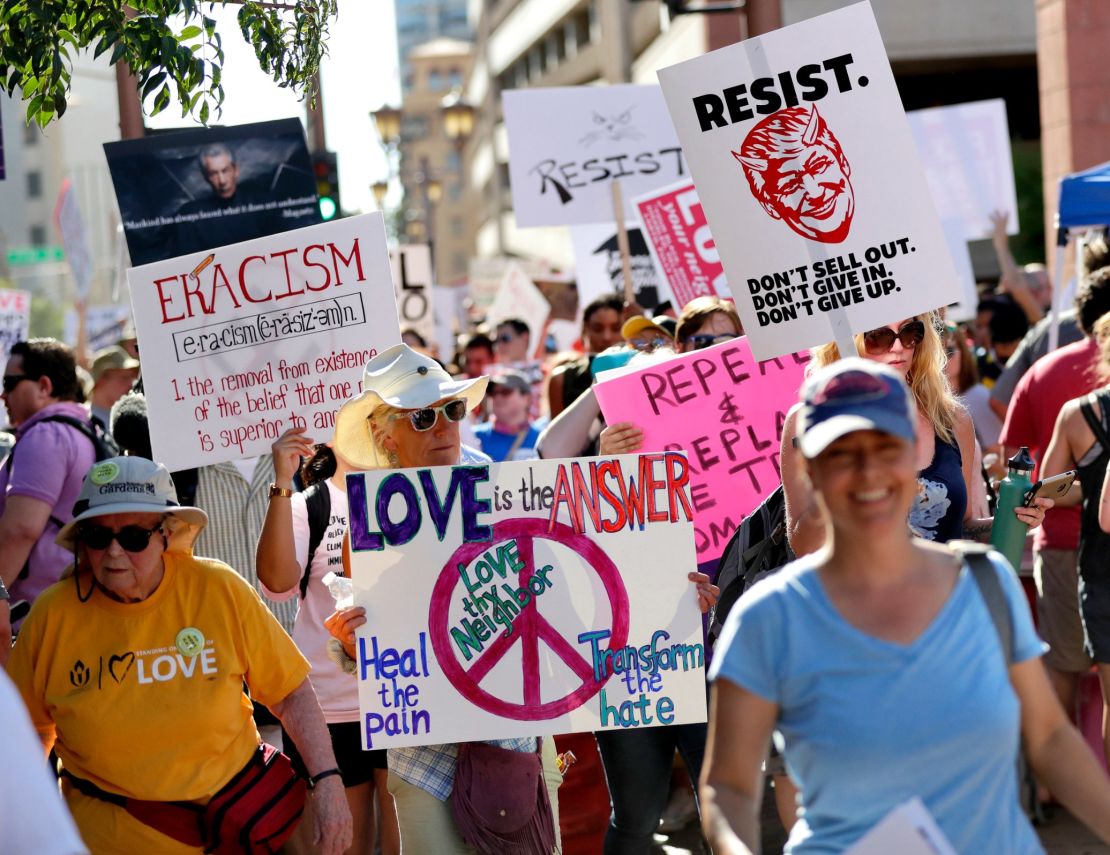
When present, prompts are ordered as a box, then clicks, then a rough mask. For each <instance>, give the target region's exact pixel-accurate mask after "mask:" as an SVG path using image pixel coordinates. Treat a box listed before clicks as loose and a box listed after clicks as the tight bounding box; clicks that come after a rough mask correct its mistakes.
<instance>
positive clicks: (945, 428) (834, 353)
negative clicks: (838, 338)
mask: <svg viewBox="0 0 1110 855" xmlns="http://www.w3.org/2000/svg"><path fill="white" fill-rule="evenodd" d="M915 320H918V321H921V322H922V323H924V324H925V338H923V339H922V340H921V344H919V345H918V346H917V347H916V348H914V352H913V359H912V360H911V362H910V370H909V372H908V373H907V374H906V385H908V386H909V387H910V391H911V392H912V393H913V399H914V401H915V402H916V403H917V408H918V409H919V410H920V411H921V412H922V413H924V414H925V417H926V418H927V419H928V420H929V423H930V424H931V425H932V426H933V430H934V431H935V432H936V434H937V436H939V437H940V438H941V439H942V440H944V441H945V442H947V443H949V444H952V443H954V442H955V441H956V419H957V418H958V416H959V413H960V410H961V409H962V405H961V404H960V402H959V401H958V400H957V399H956V396H955V395H954V394H953V393H952V387H951V386H950V385H949V384H948V378H947V377H946V376H945V374H944V363H945V362H946V361H947V356H946V355H945V353H944V344H943V342H942V340H941V337H940V332H941V330H943V329H944V325H943V324H944V322H943V321H941V319H940V316H939V315H938V314H937V313H936V312H929V313H927V314H924V315H917V316H916V318H915ZM1108 330H1110V327H1108ZM855 342H856V352H857V354H858V355H859V356H862V357H863V358H864V359H866V358H867V350H866V349H865V348H864V346H863V333H859V334H857V335H856V336H855ZM838 359H840V349H839V348H838V347H837V346H836V343H835V342H829V343H828V344H822V345H820V346H819V347H815V348H813V350H812V351H810V357H809V366H808V367H807V368H806V373H807V374H808V373H812V372H813V371H816V370H818V369H819V368H824V367H825V366H826V365H831V364H832V363H834V362H836V360H838Z"/></svg>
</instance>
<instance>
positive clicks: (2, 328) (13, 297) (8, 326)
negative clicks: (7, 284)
mask: <svg viewBox="0 0 1110 855" xmlns="http://www.w3.org/2000/svg"><path fill="white" fill-rule="evenodd" d="M30 328H31V294H30V293H29V292H27V291H12V290H9V289H7V288H0V369H2V368H3V366H6V365H7V364H8V354H9V352H10V351H11V349H12V345H13V344H15V343H16V342H17V341H26V340H27V336H28V332H29V330H30ZM7 424H8V411H7V409H6V408H5V407H4V404H3V402H0V427H2V426H6V425H7Z"/></svg>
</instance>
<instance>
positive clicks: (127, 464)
mask: <svg viewBox="0 0 1110 855" xmlns="http://www.w3.org/2000/svg"><path fill="white" fill-rule="evenodd" d="M151 513H153V514H166V515H167V516H170V517H173V518H174V519H175V520H176V521H177V522H176V524H173V525H171V526H170V528H172V529H173V534H172V535H171V536H170V540H169V546H168V548H170V549H179V550H188V549H191V548H192V546H193V541H194V540H196V539H197V535H198V534H200V531H201V529H203V528H204V527H205V526H206V525H208V514H206V513H205V512H204V511H202V510H201V509H200V508H191V507H185V506H182V505H179V504H178V503H177V490H176V489H175V488H174V486H173V479H172V478H171V477H170V473H169V470H168V469H166V467H165V466H163V465H162V464H161V463H155V462H154V461H153V460H147V459H146V458H145V457H113V458H111V459H109V460H102V461H100V463H96V464H94V465H93V467H92V468H91V469H90V470H89V471H88V473H87V474H86V475H85V481H84V483H82V484H81V495H80V496H78V498H77V501H76V503H74V505H73V520H72V521H71V522H69V523H68V524H67V525H66V526H64V527H63V528H62V530H61V531H59V532H58V536H57V537H56V538H54V542H55V543H57V544H58V545H59V546H64V547H65V548H66V549H70V550H72V549H73V548H74V546H75V544H76V541H77V528H78V526H79V525H80V523H82V522H84V521H85V520H89V519H93V518H94V517H103V516H107V515H108V514H151Z"/></svg>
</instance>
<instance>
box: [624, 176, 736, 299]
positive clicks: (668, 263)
mask: <svg viewBox="0 0 1110 855" xmlns="http://www.w3.org/2000/svg"><path fill="white" fill-rule="evenodd" d="M632 203H633V204H634V205H635V206H636V210H637V212H638V213H639V215H640V222H641V223H643V231H644V235H645V236H646V237H647V247H648V250H649V251H650V252H651V258H652V260H653V261H654V262H655V268H656V269H657V270H658V271H659V272H660V274H662V276H663V278H664V279H665V280H666V282H667V286H668V288H669V289H670V292H671V294H673V295H674V307H675V309H676V311H682V307H683V306H685V305H686V304H687V303H689V302H690V301H691V300H693V299H694V298H695V297H732V292H731V291H730V290H729V288H728V282H727V281H726V279H725V268H724V266H723V265H722V264H721V257H720V255H719V254H718V252H717V245H716V243H714V242H713V235H712V234H711V233H710V231H709V223H707V222H706V221H705V211H704V210H703V209H702V206H701V200H699V199H698V191H697V190H696V189H694V182H693V181H681V182H679V183H678V184H672V185H671V186H670V187H664V188H663V189H662V190H653V191H652V192H651V193H645V194H644V195H643V196H640V197H639V198H637V199H633V200H632ZM641 305H643V304H642V303H641Z"/></svg>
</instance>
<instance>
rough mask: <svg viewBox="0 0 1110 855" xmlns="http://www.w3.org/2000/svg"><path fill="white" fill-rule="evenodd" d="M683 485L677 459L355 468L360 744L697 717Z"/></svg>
mask: <svg viewBox="0 0 1110 855" xmlns="http://www.w3.org/2000/svg"><path fill="white" fill-rule="evenodd" d="M689 478H690V473H689V465H688V464H687V462H686V458H685V456H684V455H682V454H680V453H676V452H665V453H660V454H645V455H634V454H627V455H622V456H619V457H612V458H590V459H588V460H545V461H527V462H513V463H497V464H487V465H476V466H440V467H435V468H430V469H420V470H416V469H401V470H384V471H375V472H366V473H355V474H352V475H349V476H348V477H347V495H348V497H349V498H350V536H351V570H352V572H351V576H352V579H353V582H354V594H355V603H356V604H357V605H362V606H364V607H365V608H366V618H367V620H366V625H365V626H363V627H361V628H360V629H359V630H358V631H357V648H358V649H357V656H358V672H357V677H358V687H359V689H358V690H359V707H360V710H361V714H362V725H363V726H362V727H361V728H360V729H361V731H362V738H363V747H364V748H367V749H371V748H374V749H376V748H388V747H399V746H405V745H430V744H437V743H444V742H464V741H469V740H483V739H504V738H507V737H518V736H541V735H544V736H545V735H549V734H556V733H572V732H580V731H596V730H615V729H625V730H628V729H632V728H639V727H654V726H658V725H661V724H684V723H691V722H703V721H705V683H704V657H705V653H704V648H703V646H702V631H701V615H700V613H699V612H698V606H697V594H696V592H695V590H694V586H693V585H692V584H690V582H689V581H688V580H687V578H686V575H687V573H688V572H689V571H691V570H693V569H694V532H693V524H692V523H691V516H692V510H691V507H692V506H691V500H690V493H689V483H688V482H689ZM648 555H650V556H651V560H650V561H645V560H644V556H648Z"/></svg>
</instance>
